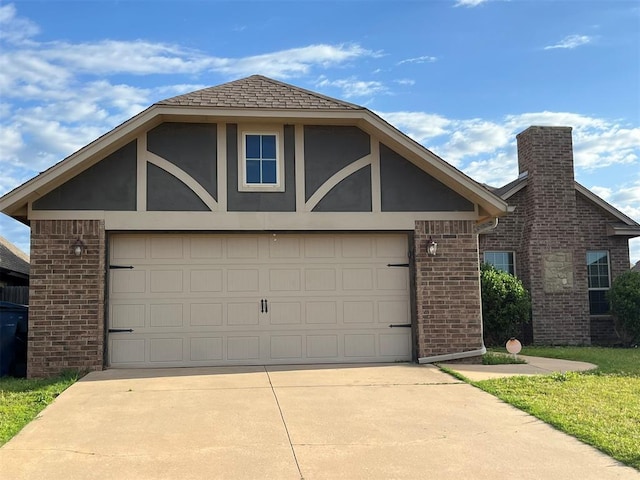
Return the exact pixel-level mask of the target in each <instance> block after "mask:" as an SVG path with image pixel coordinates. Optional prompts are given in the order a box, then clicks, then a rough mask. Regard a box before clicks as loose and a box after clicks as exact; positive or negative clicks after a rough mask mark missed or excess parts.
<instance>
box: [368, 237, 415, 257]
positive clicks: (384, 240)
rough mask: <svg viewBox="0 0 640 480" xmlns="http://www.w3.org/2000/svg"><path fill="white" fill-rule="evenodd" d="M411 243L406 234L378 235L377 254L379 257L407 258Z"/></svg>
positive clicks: (376, 239)
mask: <svg viewBox="0 0 640 480" xmlns="http://www.w3.org/2000/svg"><path fill="white" fill-rule="evenodd" d="M408 249H409V245H408V243H407V238H406V237H404V236H378V237H376V238H375V254H376V257H378V258H400V259H402V258H407V253H408Z"/></svg>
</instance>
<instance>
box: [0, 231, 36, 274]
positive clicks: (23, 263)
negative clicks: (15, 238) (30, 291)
mask: <svg viewBox="0 0 640 480" xmlns="http://www.w3.org/2000/svg"><path fill="white" fill-rule="evenodd" d="M0 268H2V269H3V270H9V271H11V272H18V273H24V274H26V275H29V261H28V257H27V256H26V255H25V254H24V253H22V252H21V251H20V250H18V248H17V247H15V246H14V245H12V244H11V243H10V242H9V241H8V240H7V239H6V238H4V237H0Z"/></svg>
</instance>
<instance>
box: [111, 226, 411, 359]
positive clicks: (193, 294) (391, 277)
mask: <svg viewBox="0 0 640 480" xmlns="http://www.w3.org/2000/svg"><path fill="white" fill-rule="evenodd" d="M407 250H408V243H407V236H406V235H398V234H394V235H372V234H357V235H323V234H318V235H313V234H310V235H280V234H277V235H267V234H265V235H252V234H239V235H204V234H185V235H169V234H157V235H135V234H132V235H124V234H119V235H112V237H111V241H110V249H109V256H110V259H109V263H110V269H109V272H110V278H109V313H108V328H109V337H108V345H109V351H108V361H109V364H110V365H111V366H112V367H166V366H204V365H256V364H292V363H336V362H349V363H350V362H371V361H374V362H381V361H382V362H393V361H405V360H410V359H411V329H410V328H406V327H400V326H399V325H405V326H406V325H407V324H409V323H410V321H411V320H410V308H409V269H408V268H406V267H394V266H388V264H406V263H407V261H408V260H407ZM389 325H396V326H397V327H396V328H390V327H389Z"/></svg>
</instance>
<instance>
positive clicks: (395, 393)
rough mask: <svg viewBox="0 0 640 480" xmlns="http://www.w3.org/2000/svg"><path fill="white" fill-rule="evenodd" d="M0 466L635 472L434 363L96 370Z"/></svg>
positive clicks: (246, 471) (68, 479)
mask: <svg viewBox="0 0 640 480" xmlns="http://www.w3.org/2000/svg"><path fill="white" fill-rule="evenodd" d="M0 475H1V477H2V478H3V479H4V478H7V479H12V480H21V479H48V480H85V479H95V480H101V479H118V480H126V479H133V480H146V479H149V480H151V479H153V480H158V479H181V480H182V479H185V480H188V479H232V480H234V479H251V480H254V479H278V480H301V479H304V480H320V479H327V480H329V479H331V480H336V479H349V480H357V479H367V480H376V479H380V480H382V479H385V480H386V479H411V480H415V479H437V480H454V479H455V480H459V479H461V478H464V479H473V480H475V479H479V480H482V479H491V480H494V479H497V478H512V477H514V478H518V479H520V480H539V479H557V478H580V479H581V480H608V479H636V480H637V479H640V473H639V472H637V471H636V470H634V469H631V468H628V467H625V466H623V465H621V464H620V463H618V462H616V461H615V460H613V459H611V458H610V457H608V456H607V455H604V454H603V453H600V452H598V451H597V450H595V449H594V448H592V447H589V446H588V445H585V444H583V443H581V442H579V441H578V440H576V439H574V438H572V437H570V436H568V435H565V434H563V433H561V432H559V431H557V430H555V429H554V428H552V427H550V426H549V425H547V424H545V423H543V422H541V421H538V420H536V419H535V418H533V417H531V416H529V415H527V414H525V413H523V412H521V411H520V410H517V409H515V408H513V407H511V406H510V405H507V404H505V403H503V402H501V401H500V400H498V399H496V398H495V397H493V396H491V395H489V394H487V393H484V392H482V391H480V390H479V389H477V388H475V387H473V386H471V385H468V384H466V383H464V382H461V381H459V380H457V379H455V378H453V377H452V376H450V375H448V374H446V373H444V372H442V371H440V370H439V369H438V368H436V367H435V366H431V365H415V364H393V365H342V366H340V365H331V366H318V365H315V366H279V367H227V368H185V369H164V370H107V371H103V372H94V373H91V374H89V375H87V376H86V377H84V378H83V379H82V380H80V381H79V382H77V383H76V384H74V385H72V386H71V387H70V388H69V389H67V390H66V391H65V392H64V393H62V395H60V397H58V398H57V399H56V401H55V402H53V403H52V404H51V405H50V406H49V407H47V408H46V409H45V410H44V411H43V412H42V414H41V415H40V416H39V417H38V418H37V419H36V420H34V421H33V422H31V423H30V424H29V425H27V426H26V427H25V428H24V429H23V431H22V432H21V433H19V434H18V435H17V436H16V437H14V438H13V439H12V440H11V441H10V442H8V443H7V444H6V445H4V446H3V447H2V448H0Z"/></svg>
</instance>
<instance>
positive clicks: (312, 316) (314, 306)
mask: <svg viewBox="0 0 640 480" xmlns="http://www.w3.org/2000/svg"><path fill="white" fill-rule="evenodd" d="M337 311H338V307H337V303H336V302H335V301H333V302H331V301H329V302H310V301H308V302H306V305H305V321H306V323H307V324H308V325H314V324H320V323H322V324H331V325H335V324H336V323H338V314H337Z"/></svg>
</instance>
